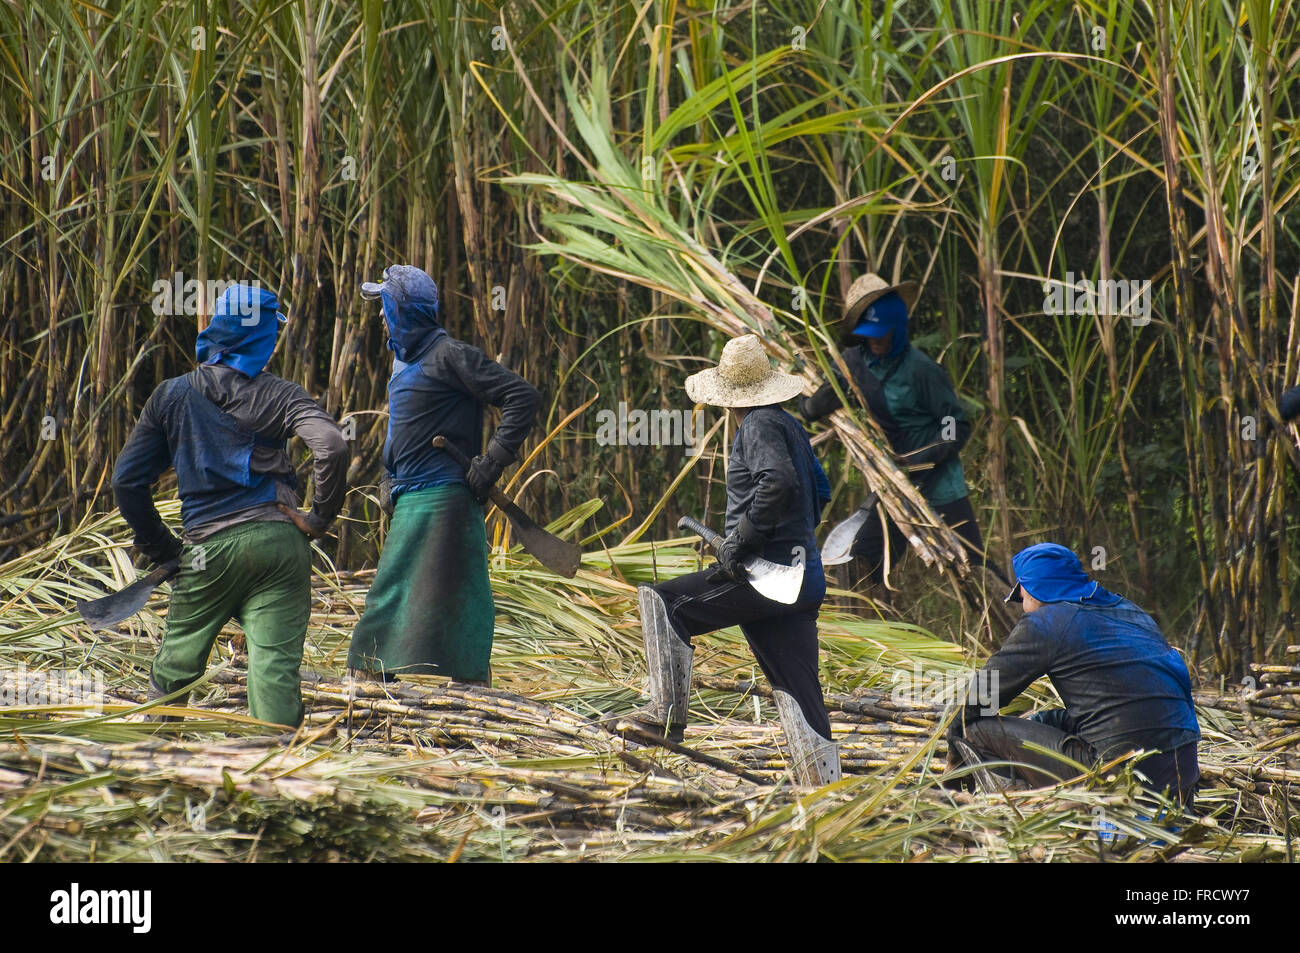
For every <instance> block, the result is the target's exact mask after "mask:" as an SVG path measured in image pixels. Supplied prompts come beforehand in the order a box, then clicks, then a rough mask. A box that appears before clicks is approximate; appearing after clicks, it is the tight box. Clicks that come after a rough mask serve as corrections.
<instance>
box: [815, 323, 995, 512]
mask: <svg viewBox="0 0 1300 953" xmlns="http://www.w3.org/2000/svg"><path fill="white" fill-rule="evenodd" d="M842 353H843V356H844V363H845V364H846V365H847V366H848V368H849V373H851V374H852V375H853V380H854V382H855V383H856V384H857V385H858V389H859V390H861V391H862V394H863V396H864V397H865V398H866V401H867V409H868V410H869V411H870V413H871V416H872V417H873V418H875V420H876V422H877V423H878V424H880V427H881V429H882V430H883V431H884V432H885V435H886V436H887V437H888V438H889V444H890V447H892V448H893V451H894V453H896V454H899V455H903V454H907V455H908V456H907V459H906V460H905V461H903V463H904V465H905V466H916V465H919V464H926V463H929V464H933V467H932V468H928V469H922V470H917V471H914V472H912V481H913V482H914V483H915V484H916V486H917V488H918V489H919V490H920V491H921V493H922V494H923V495H924V496H925V498H926V500H927V501H928V502H929V503H930V505H931V506H943V505H945V504H948V503H953V502H955V501H957V500H960V499H961V498H962V497H964V496H966V495H967V492H968V491H967V489H966V476H965V474H964V473H963V472H962V468H961V458H960V456H958V454H960V452H961V449H962V447H964V446H965V445H966V441H967V440H969V439H970V432H971V427H970V421H969V419H968V418H967V416H966V411H965V410H964V409H963V408H962V405H961V401H959V400H958V399H957V393H956V391H954V390H953V386H952V379H951V378H949V376H948V372H947V371H945V370H944V369H943V368H942V367H941V366H939V364H937V363H936V362H935V361H934V360H933V359H932V358H930V357H929V356H928V355H926V354H923V353H922V352H921V351H918V350H917V349H916V348H915V347H912V346H911V345H910V344H909V345H907V346H906V347H904V348H903V350H902V352H901V353H899V354H896V355H892V356H887V357H882V358H877V357H876V356H875V355H873V354H872V353H871V350H870V348H868V347H866V346H854V347H849V348H846V349H845V350H844V351H843V352H842ZM837 376H839V375H837ZM840 389H841V390H843V391H845V392H847V393H851V392H852V391H851V389H850V388H849V386H848V384H847V382H845V381H844V380H843V378H842V377H841V378H840ZM839 406H840V399H839V395H837V394H836V393H835V389H834V388H833V387H832V386H831V385H830V384H823V385H822V387H821V389H820V390H818V391H817V393H816V394H814V395H813V396H812V397H806V398H804V399H803V400H801V401H800V411H801V412H802V414H803V416H804V417H805V418H806V419H807V420H810V421H811V420H817V419H819V418H821V417H824V416H826V415H827V414H829V413H830V412H831V411H833V410H835V409H836V408H838V407H839Z"/></svg>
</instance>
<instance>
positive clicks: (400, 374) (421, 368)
mask: <svg viewBox="0 0 1300 953" xmlns="http://www.w3.org/2000/svg"><path fill="white" fill-rule="evenodd" d="M361 294H362V296H363V297H365V298H369V299H374V298H378V299H380V300H381V301H382V303H383V313H384V321H385V323H386V325H387V328H388V348H389V349H390V350H391V351H392V352H393V355H394V361H393V374H392V377H391V378H390V379H389V382H388V439H387V441H386V442H385V444H384V470H385V473H384V479H383V481H382V483H381V486H382V485H384V484H386V485H387V487H388V489H387V491H384V490H383V489H381V494H380V495H381V500H382V499H383V498H384V497H388V498H389V499H391V504H388V505H391V507H392V509H391V513H392V517H393V518H392V523H391V524H390V525H389V528H388V536H387V538H386V539H385V541H384V551H383V552H382V553H381V554H380V557H379V568H378V571H377V572H376V573H375V581H374V583H373V584H372V585H371V587H370V592H369V593H368V594H367V595H366V609H365V612H364V613H363V614H362V616H361V620H360V621H359V622H358V623H357V625H356V628H355V629H354V630H353V632H352V647H351V649H350V650H349V652H348V666H349V668H351V669H352V670H353V671H354V672H355V673H356V674H358V675H361V676H363V677H368V678H376V679H389V678H392V677H393V676H394V675H395V674H401V673H407V674H412V675H447V676H450V677H451V678H453V679H455V680H457V681H463V682H474V683H481V684H487V683H488V682H489V681H490V679H491V675H490V671H489V663H490V661H491V655H492V635H493V628H494V625H495V614H496V612H495V606H494V604H493V601H492V587H491V583H490V582H489V580H488V548H487V534H486V532H485V531H484V528H483V503H484V502H485V501H486V500H487V496H488V492H489V491H490V490H491V488H492V486H493V484H495V483H496V481H497V480H498V479H499V478H500V476H501V473H502V471H503V470H504V469H505V468H506V467H507V466H509V465H510V464H511V463H513V462H514V461H515V455H516V454H517V453H518V452H519V448H520V446H522V445H523V442H524V439H525V438H526V437H527V436H528V433H529V431H530V430H532V427H533V423H534V421H535V419H536V417H537V408H538V406H539V405H540V404H541V395H540V394H538V393H537V390H536V388H534V387H533V386H532V385H531V384H529V383H528V382H527V381H526V380H524V379H523V378H522V377H520V376H519V375H518V374H515V373H513V372H511V371H508V370H506V369H505V368H504V367H502V366H501V365H500V364H498V363H496V362H495V361H492V360H490V359H489V358H488V357H487V356H486V355H485V354H484V353H483V352H482V351H480V350H479V349H478V348H476V347H473V346H472V345H469V344H466V343H464V342H463V341H457V340H455V339H454V338H452V337H450V336H448V334H447V332H446V331H445V330H444V329H443V327H442V325H441V324H440V323H439V321H438V287H437V285H435V284H434V282H433V279H432V278H430V277H429V276H428V275H427V274H425V273H424V272H423V271H421V270H420V269H419V268H415V267H413V266H411V265H394V266H392V267H389V268H386V269H385V270H384V280H383V281H382V282H377V283H375V282H367V283H366V284H364V285H362V286H361ZM488 404H491V405H493V406H496V407H500V408H501V425H500V426H499V427H498V428H497V430H496V433H495V434H493V436H492V439H491V440H490V441H489V442H488V445H487V450H486V452H480V451H481V450H482V447H483V408H484V406H486V405H488ZM440 435H441V436H444V437H446V438H447V440H448V441H450V442H451V443H452V444H454V445H455V446H456V447H458V448H459V449H460V452H461V453H463V454H464V455H465V456H466V457H472V458H473V464H472V466H471V467H470V469H469V472H468V473H466V472H465V471H464V470H462V469H461V468H460V466H458V465H457V463H456V461H455V460H453V459H452V458H451V457H450V456H449V455H448V454H447V453H446V452H445V451H443V450H439V449H437V448H436V447H434V446H433V438H434V437H437V436H440ZM476 454H477V456H476ZM386 508H387V505H386Z"/></svg>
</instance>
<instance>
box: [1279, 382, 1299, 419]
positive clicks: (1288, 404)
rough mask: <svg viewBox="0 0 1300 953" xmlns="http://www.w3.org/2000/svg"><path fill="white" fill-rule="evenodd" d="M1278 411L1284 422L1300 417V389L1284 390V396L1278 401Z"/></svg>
mask: <svg viewBox="0 0 1300 953" xmlns="http://www.w3.org/2000/svg"><path fill="white" fill-rule="evenodd" d="M1277 410H1278V413H1279V414H1281V415H1282V419H1283V420H1291V419H1292V418H1294V417H1300V387H1292V388H1290V389H1289V390H1284V391H1283V392H1282V396H1281V397H1279V398H1278V399H1277Z"/></svg>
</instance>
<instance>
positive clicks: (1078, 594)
mask: <svg viewBox="0 0 1300 953" xmlns="http://www.w3.org/2000/svg"><path fill="white" fill-rule="evenodd" d="M1011 569H1012V571H1013V572H1014V573H1015V576H1016V585H1015V586H1013V587H1012V589H1011V594H1012V595H1014V594H1015V593H1017V592H1018V591H1019V588H1020V587H1021V586H1023V587H1024V589H1025V592H1027V593H1029V594H1030V595H1031V596H1033V597H1034V598H1035V599H1037V600H1038V601H1039V602H1085V601H1087V602H1094V601H1095V602H1103V603H1107V602H1112V601H1115V597H1114V595H1112V594H1111V593H1110V592H1107V591H1106V590H1105V589H1103V588H1102V587H1101V586H1100V585H1098V584H1097V583H1096V582H1094V581H1093V580H1092V579H1090V578H1088V574H1087V573H1085V572H1084V571H1083V564H1082V563H1080V562H1079V557H1078V556H1076V555H1075V554H1074V553H1073V551H1071V550H1069V549H1066V548H1065V547H1064V546H1062V545H1060V544H1059V543H1035V544H1034V545H1033V546H1027V547H1026V548H1024V549H1022V550H1020V552H1018V553H1016V554H1015V556H1013V557H1012V558H1011Z"/></svg>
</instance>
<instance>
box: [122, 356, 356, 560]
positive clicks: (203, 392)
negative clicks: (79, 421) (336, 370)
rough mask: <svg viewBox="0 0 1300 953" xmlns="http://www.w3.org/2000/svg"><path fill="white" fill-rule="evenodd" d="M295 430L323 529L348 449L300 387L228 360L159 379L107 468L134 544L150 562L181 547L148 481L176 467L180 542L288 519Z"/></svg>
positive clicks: (333, 508)
mask: <svg viewBox="0 0 1300 953" xmlns="http://www.w3.org/2000/svg"><path fill="white" fill-rule="evenodd" d="M292 434H296V435H297V436H299V437H301V438H302V439H303V442H304V443H306V444H307V446H308V447H309V448H310V449H311V451H312V455H313V458H314V461H315V471H314V472H315V482H316V495H315V498H314V501H313V504H312V511H311V514H310V515H309V517H308V518H309V519H310V520H311V521H312V522H313V523H315V524H316V525H318V526H320V527H321V528H324V526H326V525H328V523H329V522H330V521H331V520H333V519H334V517H335V516H337V515H338V512H339V510H340V509H341V508H342V505H343V497H344V494H345V493H346V492H347V468H348V458H349V449H348V445H347V441H346V440H344V439H343V434H342V431H340V429H339V426H338V424H337V423H336V422H335V421H334V419H333V418H332V417H331V416H330V415H329V414H327V413H326V412H325V411H324V410H322V409H321V407H320V406H319V405H318V404H317V403H316V402H315V401H314V400H312V399H311V397H310V396H309V395H308V394H307V392H306V391H304V390H303V389H302V388H301V387H299V386H298V385H297V384H293V383H290V382H289V381H286V380H283V379H281V378H279V377H276V376H275V375H273V374H269V373H266V372H261V373H259V374H257V375H256V376H255V377H248V376H246V375H245V374H243V373H241V372H240V371H238V370H236V369H235V368H234V367H231V366H227V365H225V364H213V365H205V366H201V367H199V368H196V369H195V370H194V371H191V372H190V373H189V374H186V375H184V376H182V377H173V378H171V379H169V380H166V381H163V382H162V383H161V384H160V385H158V388H157V389H156V390H155V391H154V392H153V394H151V395H150V397H149V400H148V401H147V402H146V403H145V405H144V409H143V411H141V413H140V420H139V421H138V422H137V423H136V425H135V428H134V429H133V430H132V431H131V435H130V437H128V438H127V441H126V446H124V447H123V448H122V452H121V454H119V456H118V458H117V466H116V467H115V468H114V470H113V492H114V495H115V497H116V499H117V505H118V509H119V510H121V512H122V516H123V518H125V519H126V521H127V523H128V524H129V525H130V526H131V528H132V530H134V531H135V544H136V546H137V547H138V548H139V549H140V550H141V551H142V552H143V553H145V555H147V556H149V557H150V558H151V559H154V560H159V561H160V560H164V559H168V558H174V556H175V555H176V554H177V553H178V552H179V544H178V543H177V541H176V539H175V537H174V536H172V534H171V532H170V531H168V529H167V527H166V526H165V525H164V524H163V521H162V519H161V518H160V517H159V516H158V510H157V509H156V508H155V506H154V503H153V495H152V487H153V485H154V484H155V483H156V482H157V480H158V478H159V477H160V476H161V475H162V474H163V472H164V471H166V470H167V469H168V468H169V467H175V469H176V482H177V488H178V492H179V494H180V498H181V524H182V525H183V526H184V529H185V538H186V539H187V540H188V541H190V542H197V541H199V540H200V539H203V538H205V537H207V536H209V535H211V534H212V533H213V532H216V531H217V530H218V529H224V528H226V527H227V526H232V525H235V524H237V523H241V522H248V521H251V520H286V519H288V517H286V516H284V515H283V514H282V513H280V512H279V509H278V507H277V504H278V503H285V504H287V505H291V506H295V507H296V506H297V505H298V503H299V499H298V494H297V488H296V484H297V479H296V477H295V476H294V472H293V467H292V466H291V464H290V462H289V457H288V455H287V454H286V452H285V441H286V440H287V438H288V437H289V436H290V435H292Z"/></svg>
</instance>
